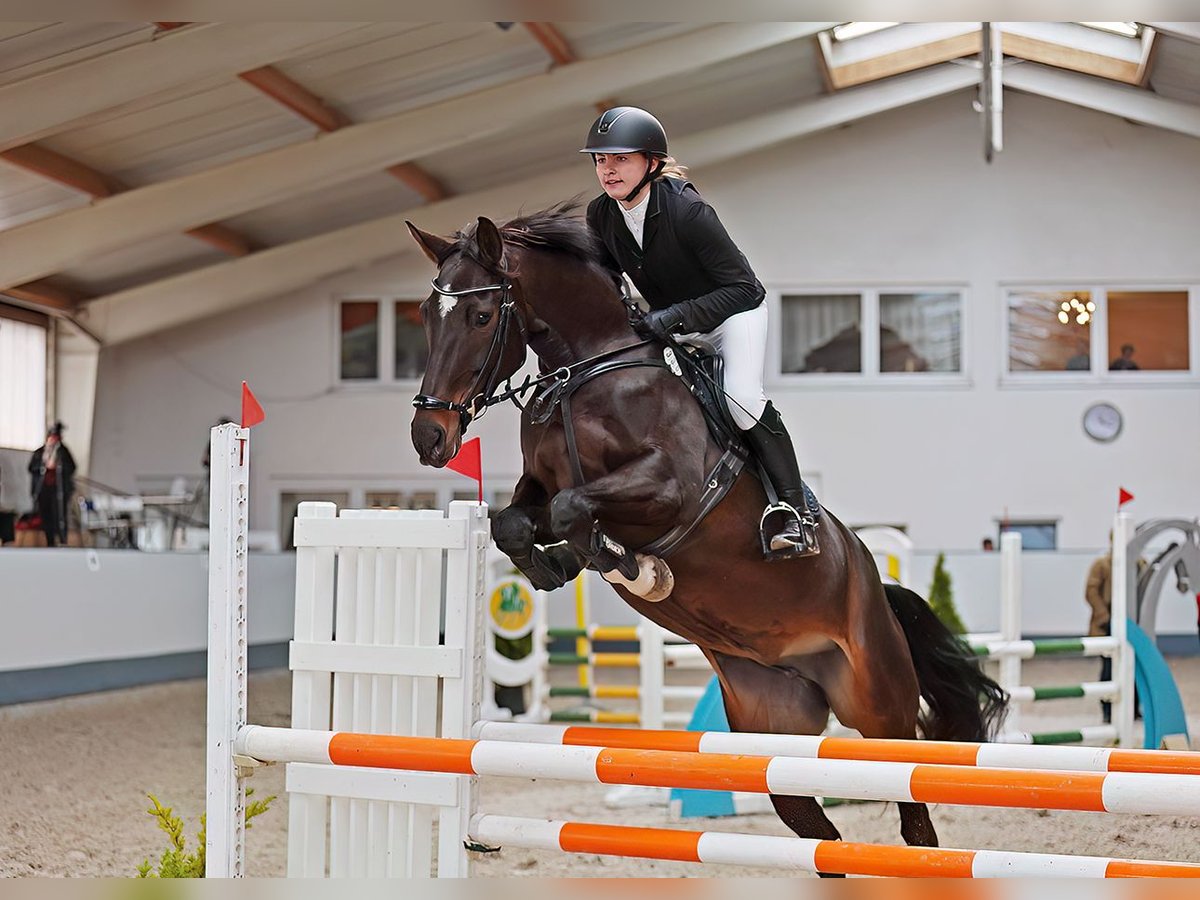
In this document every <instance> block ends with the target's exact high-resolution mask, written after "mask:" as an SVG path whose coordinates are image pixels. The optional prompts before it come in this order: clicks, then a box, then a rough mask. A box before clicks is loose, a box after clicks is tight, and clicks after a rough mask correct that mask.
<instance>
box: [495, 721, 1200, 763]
mask: <svg viewBox="0 0 1200 900" xmlns="http://www.w3.org/2000/svg"><path fill="white" fill-rule="evenodd" d="M474 736H475V737H477V738H480V739H483V740H489V741H520V742H523V743H530V744H560V745H566V746H581V747H622V748H625V749H630V750H675V751H684V752H687V753H741V754H750V755H753V756H795V757H802V758H811V759H856V760H874V761H879V762H912V763H929V764H934V765H945V766H986V767H990V768H997V769H1054V770H1059V771H1069V772H1142V773H1156V774H1163V775H1200V752H1196V751H1194V750H1191V751H1189V750H1179V751H1172V750H1120V749H1116V748H1113V747H1063V746H1040V745H1030V744H985V743H967V742H957V741H905V740H888V739H880V738H845V737H826V736H821V735H805V734H753V733H731V732H728V731H669V730H668V731H653V730H646V729H629V728H578V727H570V726H561V725H558V726H556V725H533V724H525V723H519V722H479V723H477V724H476V726H475V729H474Z"/></svg>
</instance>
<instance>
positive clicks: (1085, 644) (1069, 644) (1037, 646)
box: [970, 637, 1119, 659]
mask: <svg viewBox="0 0 1200 900" xmlns="http://www.w3.org/2000/svg"><path fill="white" fill-rule="evenodd" d="M970 647H971V650H972V651H973V652H974V653H975V655H976V656H982V657H994V656H1016V657H1018V658H1020V659H1032V658H1033V657H1035V656H1064V655H1067V654H1079V655H1083V656H1112V655H1113V654H1114V653H1116V652H1117V650H1118V647H1119V642H1118V641H1117V639H1116V638H1111V637H1081V638H1061V639H1059V638H1055V639H1046V640H1036V641H985V642H983V643H979V644H971V645H970Z"/></svg>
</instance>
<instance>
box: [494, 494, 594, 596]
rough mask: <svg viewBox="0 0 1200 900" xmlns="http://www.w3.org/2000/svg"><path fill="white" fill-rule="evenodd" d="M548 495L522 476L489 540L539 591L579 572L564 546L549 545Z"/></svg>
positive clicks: (580, 562) (579, 565)
mask: <svg viewBox="0 0 1200 900" xmlns="http://www.w3.org/2000/svg"><path fill="white" fill-rule="evenodd" d="M548 501H549V494H548V493H547V491H546V489H545V487H543V486H542V484H541V482H539V481H538V480H537V479H535V478H533V477H532V476H530V475H528V474H526V475H522V476H521V479H520V480H519V481H518V482H517V486H516V488H515V489H514V491H513V499H512V503H511V504H510V505H509V506H507V507H506V508H505V509H503V510H501V511H500V512H499V513H497V514H496V516H495V518H494V519H493V520H492V540H493V541H495V543H496V546H497V547H498V548H499V549H500V551H501V552H502V553H504V554H505V555H506V556H508V558H509V559H511V560H512V561H513V565H515V566H516V567H517V568H518V569H519V570H520V571H521V573H522V574H523V575H525V577H526V578H528V579H529V582H530V584H532V585H533V586H534V587H535V588H537V589H538V590H541V591H552V590H554V589H555V588H560V587H562V586H563V585H564V584H566V583H567V582H569V581H571V580H572V579H573V578H575V576H576V575H578V574H579V573H580V572H581V571H582V570H583V559H582V558H581V557H580V556H579V555H578V554H577V553H575V551H574V550H572V549H571V547H570V546H569V545H568V544H565V543H559V544H553V543H551V544H550V546H546V547H540V546H538V541H539V540H541V541H545V542H549V541H551V540H552V538H551V537H550V525H549V518H550V516H549V510H548V508H547V506H548Z"/></svg>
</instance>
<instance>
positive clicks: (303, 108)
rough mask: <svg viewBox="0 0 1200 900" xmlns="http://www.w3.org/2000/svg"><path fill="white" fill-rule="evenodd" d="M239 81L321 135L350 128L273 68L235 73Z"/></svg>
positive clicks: (337, 112)
mask: <svg viewBox="0 0 1200 900" xmlns="http://www.w3.org/2000/svg"><path fill="white" fill-rule="evenodd" d="M238 78H240V79H242V81H244V82H246V83H247V84H250V85H253V86H254V87H255V88H257V89H258V91H259V92H260V93H263V94H266V95H267V96H268V97H270V98H271V99H272V100H274V101H275V102H276V103H280V104H282V105H283V106H286V107H287V108H288V109H290V110H291V111H292V112H294V113H295V114H296V115H298V116H300V118H302V119H307V120H308V121H309V122H311V123H312V124H313V125H316V126H317V127H318V128H320V129H321V130H322V131H337V130H338V129H339V128H345V127H346V126H347V125H350V124H352V123H351V121H350V117H349V116H347V115H345V114H344V113H342V112H341V111H340V110H338V109H335V108H334V107H332V106H330V105H329V104H328V103H326V102H325V101H324V100H322V99H321V98H320V97H318V96H317V95H316V94H314V93H313V92H312V91H310V90H309V89H308V88H306V87H303V86H301V85H300V84H298V83H296V82H295V81H294V80H292V79H291V78H289V77H288V76H287V75H284V74H283V73H282V72H281V71H279V70H278V69H277V68H275V67H274V66H262V67H260V68H257V69H250V70H249V71H247V72H238Z"/></svg>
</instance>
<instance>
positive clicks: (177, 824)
mask: <svg viewBox="0 0 1200 900" xmlns="http://www.w3.org/2000/svg"><path fill="white" fill-rule="evenodd" d="M253 793H254V788H247V790H246V799H247V800H249V798H250V795H251V794H253ZM146 796H147V797H149V798H150V802H151V803H153V804H154V805H153V806H152V807H150V809H148V810H146V812H147V813H149V814H150V815H152V816H154V818H155V819H156V820H157V821H158V827H159V828H161V829H162V830H163V831H165V832H166V833H167V837H168V838H170V844H171V846H169V847H168V848H167V849H166V850H164V851H163V852H162V856H160V857H159V860H158V871H157V872H154V871H152V869H153V868H154V865H153V863H151V862H150V860H149V859H145V860H143V861H142V864H141V865H140V866H138V867H137V873H138V878H203V877H204V840H205V822H204V816H200V830H199V831H198V832H196V844H197V846H196V850H195V852H193V853H189V852H188V851H187V847H186V846H185V845H186V844H187V838H185V837H184V835H183V819H181V818H179V816H177V815H175V813H174V811H173V810H172V809H171V807H169V806H163V805H162V804H161V803H159V802H158V798H157V797H155V796H154V795H153V794H147V795H146ZM274 799H275V795H274V794H272V795H271V796H270V797H267V798H266V799H265V800H255V801H253V802H248V803H247V804H246V828H247V829H249V828H250V820H251V819H253V818H255V817H256V816H260V815H262V814H263V813H265V812H266V811H267V810H268V809H270V808H271V801H272V800H274Z"/></svg>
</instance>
